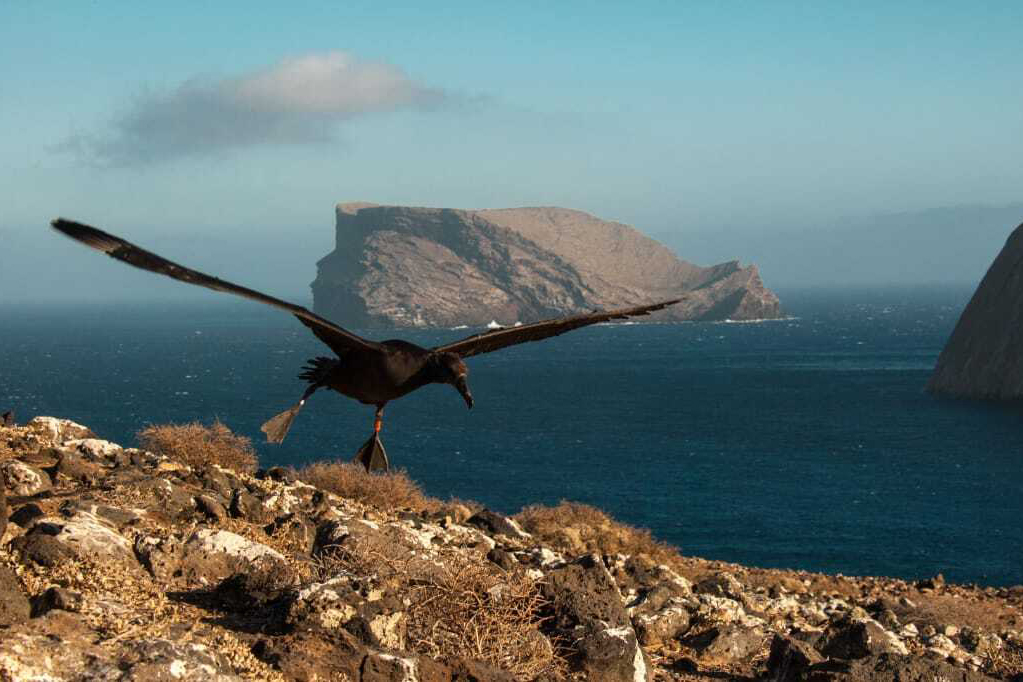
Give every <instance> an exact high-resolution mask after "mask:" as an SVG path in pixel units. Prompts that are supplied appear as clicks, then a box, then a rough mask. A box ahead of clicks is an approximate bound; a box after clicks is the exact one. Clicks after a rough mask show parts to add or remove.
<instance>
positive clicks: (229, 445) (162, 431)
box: [136, 419, 259, 473]
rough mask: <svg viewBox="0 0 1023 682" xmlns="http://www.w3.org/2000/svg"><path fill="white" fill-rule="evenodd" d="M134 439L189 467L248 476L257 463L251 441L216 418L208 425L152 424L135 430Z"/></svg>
mask: <svg viewBox="0 0 1023 682" xmlns="http://www.w3.org/2000/svg"><path fill="white" fill-rule="evenodd" d="M136 438H137V439H138V441H139V444H140V445H141V446H142V447H143V448H145V449H146V450H150V451H152V452H155V453H156V454H158V455H166V456H167V457H170V458H171V459H175V460H178V461H179V462H184V463H185V464H187V465H189V466H191V467H202V466H206V465H208V464H217V465H220V466H222V467H224V468H225V469H233V470H235V471H239V472H244V473H252V472H253V471H255V470H256V467H257V466H258V464H259V460H258V459H257V458H256V451H255V450H253V449H252V441H251V440H249V439H248V438H247V437H245V436H241V435H238V434H236V433H233V432H232V431H231V429H229V428H227V426H225V425H224V423H223V422H221V421H220V420H219V419H218V420H216V421H215V422H213V424H211V425H210V426H205V425H204V424H201V423H200V422H197V421H195V422H191V423H190V424H153V425H150V426H147V427H146V428H144V429H142V430H141V431H139V432H138V434H136Z"/></svg>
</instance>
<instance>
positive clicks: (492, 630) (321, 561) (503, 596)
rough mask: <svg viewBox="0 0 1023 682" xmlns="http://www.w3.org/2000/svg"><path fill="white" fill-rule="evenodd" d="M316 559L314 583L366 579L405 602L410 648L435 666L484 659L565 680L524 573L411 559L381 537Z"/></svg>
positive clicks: (520, 673) (450, 555)
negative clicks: (342, 574)
mask: <svg viewBox="0 0 1023 682" xmlns="http://www.w3.org/2000/svg"><path fill="white" fill-rule="evenodd" d="M347 545H348V543H347V542H346V543H345V546H339V547H334V548H331V549H330V550H329V551H328V552H326V553H324V554H323V555H321V556H320V557H319V558H318V569H319V578H320V579H321V580H326V579H328V578H329V577H331V576H334V575H337V574H338V572H340V571H345V572H348V573H352V574H354V575H359V576H372V579H373V580H374V581H375V582H376V583H377V585H378V586H380V587H383V588H385V589H387V590H390V591H393V592H394V593H395V594H396V596H398V597H399V598H400V599H401V600H402V601H405V602H406V603H408V604H409V606H408V608H407V610H406V616H407V621H406V624H407V636H408V642H409V648H410V649H411V650H412V651H415V652H416V653H418V654H422V655H424V656H429V657H431V658H434V659H436V660H439V661H444V660H451V659H454V658H459V657H462V658H466V659H474V660H478V661H482V662H484V663H486V664H488V665H491V666H493V667H495V668H500V669H501V670H505V671H507V672H510V673H511V674H513V675H514V676H515V677H516V678H517V679H520V680H534V679H538V678H547V679H563V678H564V677H565V673H566V670H567V665H566V662H565V660H564V658H563V657H562V656H561V655H560V653H559V652H558V651H557V650H556V649H555V648H554V646H553V645H552V643H551V641H550V640H549V639H548V638H547V637H545V636H544V635H543V633H542V632H541V626H542V624H543V620H544V617H543V616H542V615H541V614H542V613H543V612H544V610H545V607H547V606H548V603H547V601H546V600H545V599H544V597H543V596H542V594H541V590H540V588H541V584H540V582H539V581H538V580H536V579H534V578H531V577H529V576H528V575H526V573H525V572H524V571H522V570H518V571H515V572H511V573H505V572H503V571H500V570H499V569H497V568H496V567H495V566H492V565H490V564H488V563H486V562H484V561H481V560H480V557H478V556H466V555H465V554H462V553H459V552H458V551H454V550H449V551H446V552H442V553H441V555H440V556H438V557H429V556H414V555H410V554H409V553H408V551H407V549H406V548H404V547H401V546H399V545H398V544H397V543H393V542H389V541H388V540H387V539H386V538H384V537H381V536H375V537H368V538H367V537H364V538H359V539H358V540H356V541H355V542H353V543H352V544H351V545H350V546H347Z"/></svg>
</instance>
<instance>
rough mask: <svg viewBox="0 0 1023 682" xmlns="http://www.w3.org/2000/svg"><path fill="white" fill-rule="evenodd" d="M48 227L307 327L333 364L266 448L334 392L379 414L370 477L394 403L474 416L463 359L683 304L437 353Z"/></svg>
mask: <svg viewBox="0 0 1023 682" xmlns="http://www.w3.org/2000/svg"><path fill="white" fill-rule="evenodd" d="M51 225H52V226H53V227H54V228H55V229H56V230H58V231H60V232H62V233H64V234H65V235H67V236H69V237H71V238H72V239H75V240H77V241H79V242H81V243H82V244H85V245H86V246H90V247H92V248H94V249H97V250H99V251H103V252H104V253H106V254H107V255H108V256H110V257H111V258H115V259H117V260H119V261H122V262H124V263H127V264H128V265H133V266H135V267H137V268H141V269H143V270H148V271H150V272H155V273H158V274H161V275H166V276H167V277H171V278H173V279H176V280H179V281H182V282H187V283H188V284H194V285H196V286H201V287H206V288H208V289H213V290H214V291H223V292H226V293H230V294H235V295H237V296H241V297H243V298H247V299H250V300H253V301H258V302H260V303H264V304H266V305H270V306H273V307H275V308H279V309H281V310H284V311H286V312H288V313H291V314H292V315H294V316H295V317H296V318H298V321H299V322H301V323H302V324H304V325H305V326H306V327H308V328H309V329H310V330H311V331H312V333H313V334H315V335H316V337H317V338H318V339H320V341H322V342H323V343H324V344H326V345H327V347H329V348H330V349H331V350H332V351H333V352H334V357H317V358H313V359H311V360H309V361H307V363H306V365H305V366H304V367H303V368H302V372H301V374H299V378H300V379H302V380H304V381H306V382H307V383H308V387H307V388H306V390H305V393H303V394H302V397H301V398H300V399H299V401H298V402H297V403H295V404H294V405H293V406H291V407H290V408H288V409H287V410H284V411H283V412H281V413H280V414H278V415H276V416H274V417H271V418H270V419H268V420H267V421H266V423H264V424H263V426H262V427H261V430H262V431H263V433H265V434H266V438H267V441H268V442H271V443H281V442H283V441H284V437H285V435H287V433H288V429H289V428H291V423H292V422H293V421H294V419H295V416H296V415H297V414H298V412H299V410H301V409H302V406H303V405H305V402H306V400H308V399H309V397H310V396H311V395H312V394H313V393H315V392H316V391H317V390H319V389H321V388H327V389H331V390H334V391H336V392H338V393H340V394H342V395H344V396H347V397H349V398H353V399H355V400H358V401H359V402H360V403H363V404H365V405H372V406H374V407H375V408H376V415H375V418H374V421H373V434H372V435H371V436H370V437H369V439H368V440H367V441H366V442H365V443H364V444H363V445H362V447H361V448H359V450H358V452H357V453H356V455H355V458H354V460H353V461H356V462H359V463H361V464H362V465H363V466H365V467H366V469H367V470H369V471H374V470H382V471H386V470H387V469H388V467H389V462H388V459H387V452H386V451H385V450H384V447H383V444H382V443H381V442H380V430H381V428H382V426H383V415H384V406H385V405H387V403H389V402H390V401H392V400H396V399H398V398H400V397H402V396H404V395H406V394H408V393H411V392H412V391H414V390H416V389H417V388H421V387H422V386H425V385H427V384H449V385H451V386H453V387H454V388H455V389H456V390H457V391H458V393H459V394H460V395H461V396H462V399H463V400H464V401H465V404H466V406H467V407H468V408H470V409H471V408H472V406H473V397H472V393H471V392H470V391H469V383H468V377H469V369H468V368H467V367H466V366H465V363H464V362H463V360H465V358H469V357H472V356H474V355H480V354H482V353H491V352H493V351H496V350H500V349H502V348H507V347H508V346H514V345H517V344H520V343H526V342H528V341H539V340H541V339H546V338H550V337H552V336H557V335H559V334H564V333H565V332H569V331H572V330H573V329H579V328H580V327H585V326H587V325H591V324H597V323H599V322H608V321H610V320H623V319H626V318H630V317H637V316H641V315H648V314H649V313H651V312H653V311H655V310H662V309H663V308H666V307H668V306H670V305H673V304H675V303H678V302H679V301H680V300H682V299H680V298H676V299H672V300H668V301H660V302H658V303H650V304H647V305H640V306H635V307H631V308H621V309H618V310H604V311H593V312H589V313H583V314H579V315H571V316H568V317H562V318H557V319H551V320H544V321H542V322H536V323H533V324H525V325H520V326H517V327H504V328H498V329H493V330H489V331H486V332H483V333H480V334H473V335H471V336H468V337H466V338H464V339H461V340H459V341H455V342H453V343H448V344H444V345H442V346H437V347H435V348H422V347H420V346H417V345H416V344H414V343H409V342H408V341H402V340H400V339H390V340H387V341H370V340H368V339H364V338H362V337H361V336H358V335H357V334H353V333H352V332H350V331H348V330H346V329H342V328H341V327H339V326H338V325H336V324H334V323H333V322H331V321H330V320H327V319H325V318H323V317H320V316H319V315H317V314H316V313H314V312H312V311H311V310H308V309H307V308H304V307H302V306H300V305H296V304H294V303H288V302H287V301H283V300H281V299H278V298H274V297H273V296H268V295H266V294H263V293H260V292H258V291H255V290H254V289H249V288H247V287H243V286H240V285H237V284H233V283H231V282H228V281H225V280H222V279H219V278H217V277H212V276H210V275H206V274H204V273H201V272H199V271H197V270H192V269H191V268H187V267H185V266H183V265H178V264H177V263H172V262H171V261H169V260H167V259H166V258H163V257H161V256H158V255H156V254H155V253H152V252H151V251H146V250H145V249H142V248H140V247H138V246H135V245H134V244H132V243H131V242H128V241H126V240H124V239H121V238H120V237H117V236H115V235H112V234H109V233H107V232H104V231H103V230H100V229H97V228H95V227H91V226H89V225H84V224H82V223H78V222H74V221H72V220H65V219H63V218H58V219H56V220H54V221H53V222H52V223H51Z"/></svg>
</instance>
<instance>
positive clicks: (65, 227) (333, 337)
mask: <svg viewBox="0 0 1023 682" xmlns="http://www.w3.org/2000/svg"><path fill="white" fill-rule="evenodd" d="M50 224H51V225H52V226H53V227H54V229H56V230H58V231H60V232H63V233H64V234H66V235H67V236H69V237H71V238H72V239H75V240H77V241H80V242H81V243H83V244H85V245H86V246H91V247H92V248H94V249H96V250H98V251H103V252H104V253H106V254H107V255H108V256H110V257H111V258H116V259H117V260H119V261H123V262H125V263H127V264H128V265H134V266H135V267H136V268H141V269H143V270H149V271H150V272H155V273H158V274H161V275H166V276H168V277H171V278H173V279H176V280H180V281H182V282H187V283H188V284H195V285H196V286H200V287H206V288H207V289H213V290H214V291H225V292H227V293H229V294H235V295H236V296H241V297H243V298H248V299H251V300H253V301H259V302H260V303H265V304H267V305H271V306H273V307H275V308H280V309H281V310H285V311H287V312H289V313H291V314H292V315H294V316H295V317H297V318H298V321H299V322H301V323H302V324H304V325H305V326H307V327H309V329H311V330H312V332H313V334H315V335H316V336H317V338H319V339H320V340H321V341H323V342H324V343H325V344H327V345H328V346H330V348H331V350H333V351H334V352H335V353H338V354H340V353H342V352H344V351H348V350H353V349H364V350H376V349H378V348H379V344H377V343H375V342H373V341H367V340H366V339H363V338H361V337H359V336H356V335H355V334H353V333H351V332H349V331H346V330H344V329H342V328H341V327H339V326H337V325H336V324H334V323H333V322H331V321H330V320H325V319H323V318H322V317H320V316H319V315H317V314H316V313H314V312H312V311H311V310H308V309H306V308H303V307H302V306H300V305H295V304H294V303H288V302H287V301H282V300H280V299H278V298H274V297H273V296H267V295H266V294H262V293H260V292H258V291H255V290H253V289H248V288H246V287H243V286H239V285H237V284H232V283H231V282H226V281H224V280H222V279H219V278H217V277H211V276H209V275H206V274H203V273H201V272H199V271H198V270H192V269H191V268H186V267H184V266H183V265H178V264H177V263H172V262H171V261H169V260H167V259H166V258H163V257H161V256H157V255H156V254H155V253H152V252H150V251H146V250H145V249H141V248H139V247H137V246H135V245H134V244H132V243H131V242H127V241H125V240H123V239H121V238H120V237H116V236H114V235H112V234H108V233H106V232H104V231H103V230H98V229H96V228H95V227H90V226H88V225H83V224H82V223H76V222H74V221H72V220H64V219H63V218H57V219H56V220H54V221H53V222H52V223H50Z"/></svg>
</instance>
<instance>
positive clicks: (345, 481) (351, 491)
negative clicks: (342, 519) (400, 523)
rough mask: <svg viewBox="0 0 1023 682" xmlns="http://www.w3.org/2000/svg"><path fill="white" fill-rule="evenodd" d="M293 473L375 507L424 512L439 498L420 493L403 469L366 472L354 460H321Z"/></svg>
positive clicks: (437, 505) (436, 506)
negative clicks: (351, 461) (385, 471)
mask: <svg viewBox="0 0 1023 682" xmlns="http://www.w3.org/2000/svg"><path fill="white" fill-rule="evenodd" d="M296 475H297V476H298V478H299V479H300V480H302V481H305V482H306V483H308V484H309V485H312V486H316V487H317V488H319V489H320V490H326V491H327V492H331V493H334V494H335V495H339V496H340V497H346V498H348V499H350V500H356V501H357V502H361V503H363V504H366V505H369V506H372V507H376V508H378V509H411V510H412V511H415V512H419V513H424V512H434V511H437V510H438V509H440V507H441V502H440V501H439V500H436V499H434V498H432V497H427V496H426V495H424V494H423V491H422V489H420V487H419V485H418V484H417V483H416V482H415V481H413V480H412V479H411V478H409V477H408V475H407V474H406V473H405V471H404V470H397V471H389V472H387V473H370V472H368V471H366V470H365V469H364V468H363V467H362V466H360V465H358V464H351V463H348V462H325V461H322V462H313V463H311V464H307V465H305V466H304V467H302V468H301V469H299V470H298V471H297V472H296Z"/></svg>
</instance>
